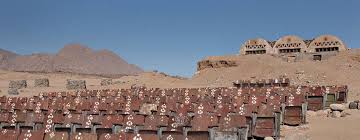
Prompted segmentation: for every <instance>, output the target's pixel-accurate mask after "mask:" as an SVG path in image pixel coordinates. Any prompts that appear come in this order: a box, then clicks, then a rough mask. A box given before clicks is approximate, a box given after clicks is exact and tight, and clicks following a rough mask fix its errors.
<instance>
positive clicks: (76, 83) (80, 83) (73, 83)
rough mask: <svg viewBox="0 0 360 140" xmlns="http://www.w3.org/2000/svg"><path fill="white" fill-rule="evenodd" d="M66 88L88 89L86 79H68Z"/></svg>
mask: <svg viewBox="0 0 360 140" xmlns="http://www.w3.org/2000/svg"><path fill="white" fill-rule="evenodd" d="M66 88H67V89H68V90H77V89H86V81H85V80H70V79H68V80H67V84H66Z"/></svg>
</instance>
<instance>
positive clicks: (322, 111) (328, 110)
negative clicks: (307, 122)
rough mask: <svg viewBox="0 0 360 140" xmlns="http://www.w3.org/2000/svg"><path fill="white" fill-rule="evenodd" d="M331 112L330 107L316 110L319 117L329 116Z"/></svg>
mask: <svg viewBox="0 0 360 140" xmlns="http://www.w3.org/2000/svg"><path fill="white" fill-rule="evenodd" d="M330 112H331V110H330V109H327V110H318V111H316V116H319V117H327V116H328V114H329V113H330Z"/></svg>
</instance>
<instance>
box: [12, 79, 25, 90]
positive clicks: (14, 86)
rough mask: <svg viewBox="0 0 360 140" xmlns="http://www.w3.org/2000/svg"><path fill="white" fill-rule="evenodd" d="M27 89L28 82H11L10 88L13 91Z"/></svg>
mask: <svg viewBox="0 0 360 140" xmlns="http://www.w3.org/2000/svg"><path fill="white" fill-rule="evenodd" d="M26 87H27V82H26V80H17V81H13V80H11V81H10V82H9V88H11V89H21V88H26Z"/></svg>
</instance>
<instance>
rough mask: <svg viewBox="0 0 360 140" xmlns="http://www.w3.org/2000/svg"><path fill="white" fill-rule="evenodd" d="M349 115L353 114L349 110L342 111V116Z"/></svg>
mask: <svg viewBox="0 0 360 140" xmlns="http://www.w3.org/2000/svg"><path fill="white" fill-rule="evenodd" d="M349 115H351V114H350V113H349V110H344V111H342V112H341V117H346V116H349Z"/></svg>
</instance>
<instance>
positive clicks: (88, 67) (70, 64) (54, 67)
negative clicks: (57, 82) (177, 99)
mask: <svg viewBox="0 0 360 140" xmlns="http://www.w3.org/2000/svg"><path fill="white" fill-rule="evenodd" d="M0 69H4V70H11V71H25V72H70V73H79V74H98V75H135V74H139V73H141V72H143V70H142V69H141V68H139V67H137V66H135V65H132V64H128V63H127V62H126V61H125V60H123V59H122V58H121V57H119V56H118V55H116V54H115V53H113V52H111V51H109V50H99V51H94V50H92V49H90V48H88V47H85V46H82V45H79V44H71V45H67V46H65V47H64V48H63V49H61V50H60V51H59V52H58V53H57V54H55V55H53V54H32V55H18V54H15V53H13V52H10V51H7V50H3V49H0Z"/></svg>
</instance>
